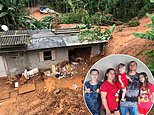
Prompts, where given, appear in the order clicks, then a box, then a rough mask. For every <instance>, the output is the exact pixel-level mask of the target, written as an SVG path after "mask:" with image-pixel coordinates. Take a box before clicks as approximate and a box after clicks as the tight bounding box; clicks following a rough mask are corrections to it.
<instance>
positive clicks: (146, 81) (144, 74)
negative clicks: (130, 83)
mask: <svg viewBox="0 0 154 115" xmlns="http://www.w3.org/2000/svg"><path fill="white" fill-rule="evenodd" d="M140 75H143V76H144V79H145V82H144V83H145V87H146V88H148V83H149V81H148V76H147V74H146V73H145V72H141V73H139V74H138V76H140ZM139 82H140V81H139ZM142 86H143V83H141V82H140V87H142Z"/></svg>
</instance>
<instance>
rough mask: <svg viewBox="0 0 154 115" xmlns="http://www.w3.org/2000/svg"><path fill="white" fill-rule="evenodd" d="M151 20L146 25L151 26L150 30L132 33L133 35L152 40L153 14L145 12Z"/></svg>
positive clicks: (153, 30) (153, 31) (153, 34)
mask: <svg viewBox="0 0 154 115" xmlns="http://www.w3.org/2000/svg"><path fill="white" fill-rule="evenodd" d="M146 15H147V16H148V17H149V18H150V19H151V21H152V23H151V24H147V25H146V27H151V30H148V31H146V32H145V33H138V32H136V33H134V36H135V37H139V38H143V39H149V40H154V15H152V14H148V13H147V14H146Z"/></svg>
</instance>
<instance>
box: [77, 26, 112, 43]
mask: <svg viewBox="0 0 154 115" xmlns="http://www.w3.org/2000/svg"><path fill="white" fill-rule="evenodd" d="M114 29H115V25H113V26H112V28H111V29H105V31H104V32H101V28H99V27H97V28H96V29H94V30H89V29H86V30H85V31H83V32H81V33H79V34H78V38H79V40H80V42H83V41H98V40H108V39H109V38H110V37H111V35H112V33H113V31H114Z"/></svg>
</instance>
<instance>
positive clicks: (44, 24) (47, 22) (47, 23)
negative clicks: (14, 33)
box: [20, 16, 52, 30]
mask: <svg viewBox="0 0 154 115" xmlns="http://www.w3.org/2000/svg"><path fill="white" fill-rule="evenodd" d="M20 20H21V21H22V23H23V25H22V26H23V28H26V29H34V30H35V29H50V28H51V25H52V16H46V17H43V18H41V19H40V20H37V19H35V18H34V17H33V16H30V17H21V18H20Z"/></svg>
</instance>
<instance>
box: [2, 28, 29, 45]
mask: <svg viewBox="0 0 154 115" xmlns="http://www.w3.org/2000/svg"><path fill="white" fill-rule="evenodd" d="M29 39H30V36H29V34H28V32H27V31H26V30H20V31H19V30H12V31H7V32H4V33H3V34H2V35H1V36H0V47H1V48H6V47H7V48H9V47H13V46H14V47H16V46H23V45H27V44H28V41H29Z"/></svg>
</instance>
